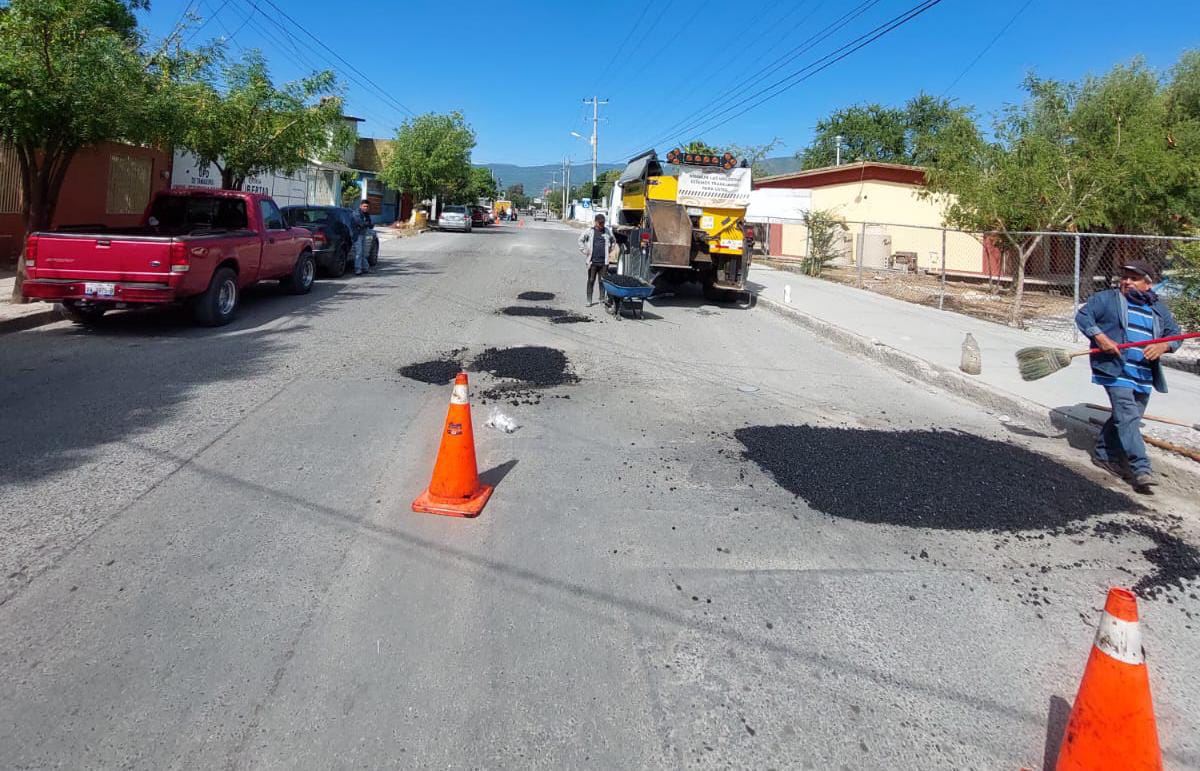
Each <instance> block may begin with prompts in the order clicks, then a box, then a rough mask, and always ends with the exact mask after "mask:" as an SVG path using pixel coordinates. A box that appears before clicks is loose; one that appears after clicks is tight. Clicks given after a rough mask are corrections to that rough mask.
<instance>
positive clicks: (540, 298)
mask: <svg viewBox="0 0 1200 771" xmlns="http://www.w3.org/2000/svg"><path fill="white" fill-rule="evenodd" d="M517 299H518V300H529V301H530V302H545V301H546V300H553V299H554V292H521V294H519V295H517Z"/></svg>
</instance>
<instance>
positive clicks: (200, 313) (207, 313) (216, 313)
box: [192, 268, 241, 327]
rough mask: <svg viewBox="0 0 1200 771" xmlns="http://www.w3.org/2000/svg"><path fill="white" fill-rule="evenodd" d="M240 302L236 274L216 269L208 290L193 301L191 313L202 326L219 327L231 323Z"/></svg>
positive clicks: (231, 271)
mask: <svg viewBox="0 0 1200 771" xmlns="http://www.w3.org/2000/svg"><path fill="white" fill-rule="evenodd" d="M240 300H241V291H240V290H239V289H238V279H237V274H236V273H234V272H233V270H232V269H230V268H218V269H217V272H216V273H213V277H212V280H211V281H209V282H208V289H206V290H204V294H202V295H200V296H199V297H197V298H196V299H195V301H194V304H193V305H192V312H193V314H194V315H195V317H196V321H197V322H199V323H201V324H203V325H204V326H206V327H219V326H222V325H223V324H228V323H229V322H231V321H233V316H234V314H235V313H237V309H238V302H239V301H240Z"/></svg>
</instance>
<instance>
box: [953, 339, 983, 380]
mask: <svg viewBox="0 0 1200 771" xmlns="http://www.w3.org/2000/svg"><path fill="white" fill-rule="evenodd" d="M958 368H959V369H961V370H962V371H963V372H966V373H967V374H968V375H978V374H979V373H980V372H983V356H982V355H981V354H980V352H979V343H977V342H975V338H974V337H973V336H972V335H971V333H970V332H968V333H967V339H966V340H963V344H962V361H961V362H960V363H959V365H958Z"/></svg>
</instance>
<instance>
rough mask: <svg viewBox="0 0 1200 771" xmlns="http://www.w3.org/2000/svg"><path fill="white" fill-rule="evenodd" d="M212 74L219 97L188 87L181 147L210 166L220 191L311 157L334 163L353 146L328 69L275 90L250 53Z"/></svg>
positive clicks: (209, 87)
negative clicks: (217, 78)
mask: <svg viewBox="0 0 1200 771" xmlns="http://www.w3.org/2000/svg"><path fill="white" fill-rule="evenodd" d="M220 69H221V74H222V80H223V82H224V85H225V91H224V93H222V92H221V91H219V90H218V89H217V88H216V86H215V85H213V84H211V83H209V84H205V86H204V87H203V88H201V89H197V90H196V92H195V95H194V97H193V98H192V107H193V114H192V118H191V121H190V125H189V126H188V127H187V130H186V131H185V132H184V135H183V138H182V141H181V144H182V146H183V147H185V148H187V149H188V150H191V151H192V152H193V153H195V155H196V156H197V158H199V160H200V162H201V163H213V164H216V166H217V168H218V169H219V170H220V172H221V186H222V187H223V188H225V189H226V190H239V189H241V187H242V185H243V184H244V183H245V181H246V178H247V177H252V176H254V175H255V174H260V173H262V172H267V171H281V172H284V173H287V174H290V173H292V172H294V171H295V170H296V169H298V168H300V167H301V166H303V165H305V164H306V163H308V162H309V161H311V160H314V159H321V160H334V159H336V158H337V157H339V156H340V153H341V150H342V149H344V148H345V147H347V146H349V144H350V142H351V141H353V132H352V131H351V129H350V128H349V126H348V125H347V124H346V122H345V121H344V120H343V118H342V100H341V98H339V97H337V96H335V95H334V94H335V93H336V91H337V80H336V78H335V77H334V75H333V73H332V72H329V71H324V72H318V73H314V74H312V75H310V76H309V77H307V78H304V79H302V80H297V81H294V82H292V83H285V84H284V85H283V86H282V87H278V88H277V87H276V86H275V85H274V84H273V83H272V82H271V75H270V72H269V71H268V69H267V63H266V60H265V59H264V58H263V56H262V54H261V53H260V52H258V51H248V52H246V53H245V55H244V56H243V58H242V60H241V61H236V62H228V63H224V64H223V65H222V66H221V68H220Z"/></svg>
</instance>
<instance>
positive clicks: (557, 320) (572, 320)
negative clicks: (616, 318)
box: [550, 313, 593, 324]
mask: <svg viewBox="0 0 1200 771" xmlns="http://www.w3.org/2000/svg"><path fill="white" fill-rule="evenodd" d="M592 320H593V319H592V317H591V316H580V315H579V314H578V313H567V314H564V315H562V316H555V317H554V318H552V319H550V323H551V324H590V323H591V322H592Z"/></svg>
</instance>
